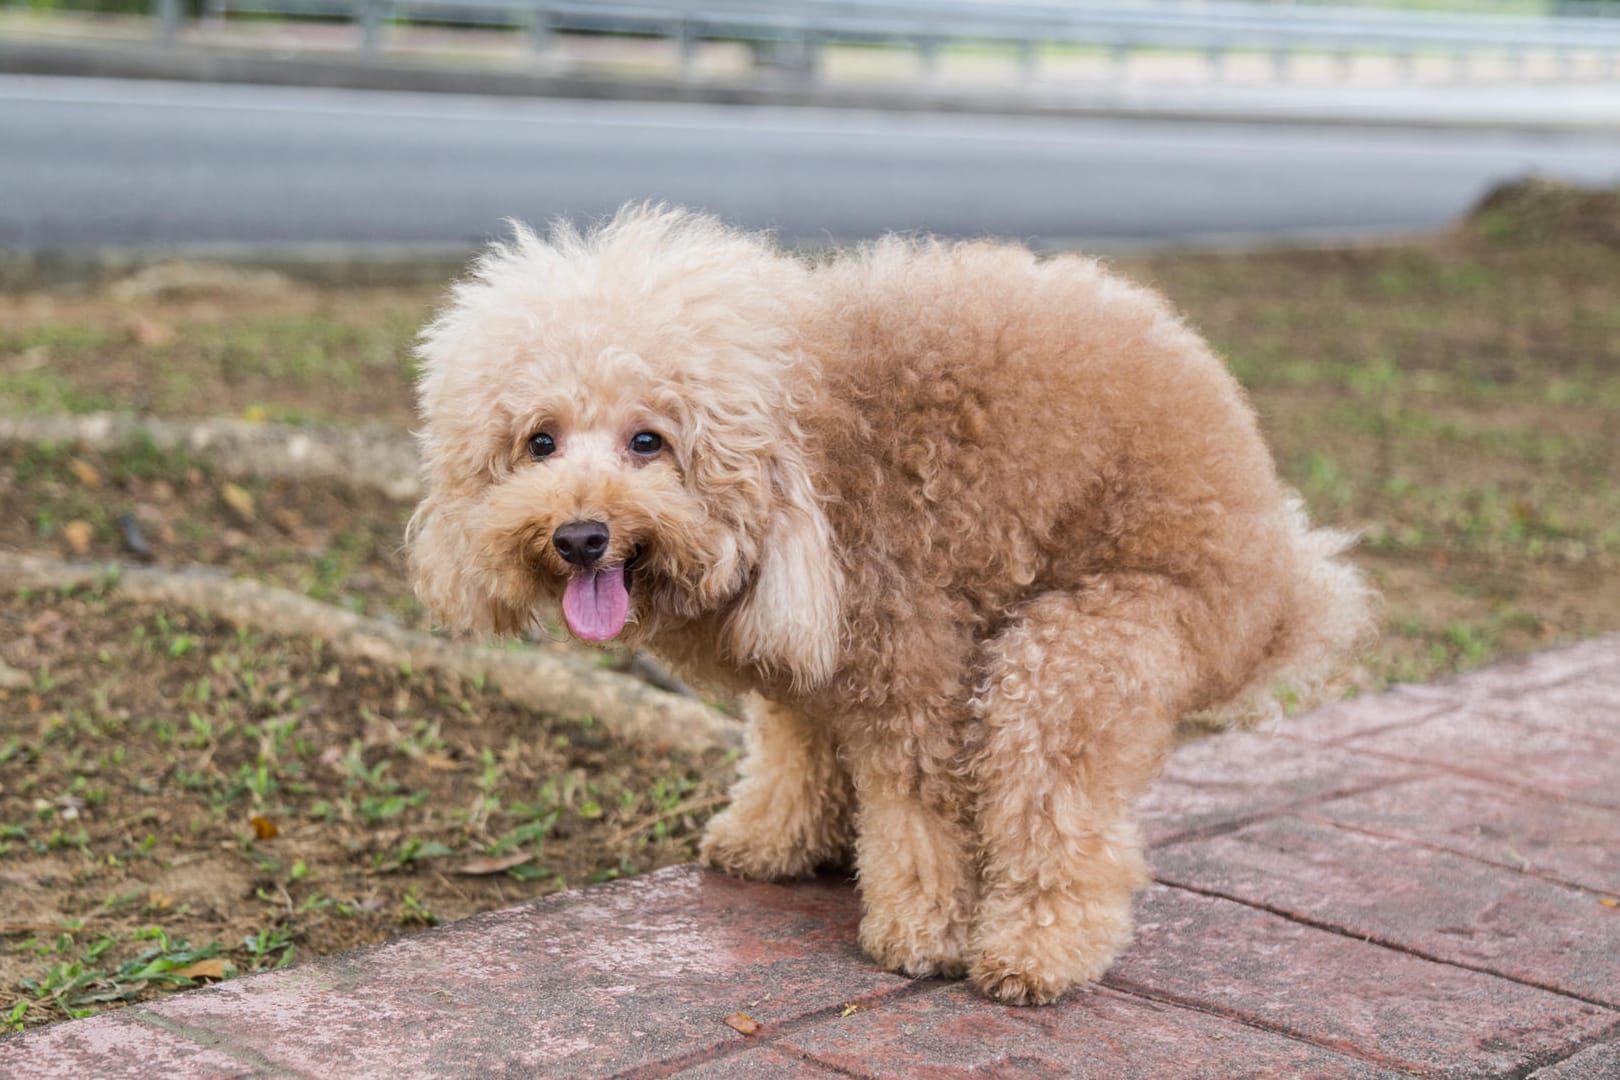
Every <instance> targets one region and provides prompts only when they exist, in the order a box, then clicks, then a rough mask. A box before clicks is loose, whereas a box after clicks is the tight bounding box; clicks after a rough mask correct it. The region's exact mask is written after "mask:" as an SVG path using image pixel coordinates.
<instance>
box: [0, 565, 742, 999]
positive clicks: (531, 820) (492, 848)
mask: <svg viewBox="0 0 1620 1080" xmlns="http://www.w3.org/2000/svg"><path fill="white" fill-rule="evenodd" d="M0 621H3V623H4V627H5V630H4V633H3V634H0V660H3V661H4V662H5V664H6V665H8V666H9V668H10V669H11V670H13V671H14V672H21V673H23V674H24V675H25V676H26V684H25V685H21V686H18V687H16V688H15V689H11V690H0V715H3V716H4V717H5V721H4V723H3V725H0V767H3V769H4V773H3V775H4V776H5V782H4V785H3V786H0V882H3V885H4V888H5V894H6V905H5V910H4V911H3V912H0V1017H4V1016H11V1017H12V1022H13V1023H20V1024H34V1023H40V1022H45V1021H48V1020H54V1019H61V1018H64V1017H68V1016H75V1015H81V1014H83V1013H85V1012H87V1011H94V1010H96V1009H100V1008H104V1007H107V1006H110V1005H115V1004H122V1003H125V1002H129V1001H137V1000H142V999H144V998H147V997H150V996H152V995H153V994H156V993H159V992H162V991H164V990H168V989H173V988H176V987H184V986H190V985H194V984H195V983H196V982H197V981H200V980H203V979H217V978H221V977H227V976H230V975H232V974H240V973H243V972H249V971H256V970H261V969H263V968H266V967H273V966H279V965H281V964H284V963H286V962H288V961H290V960H292V959H293V958H295V957H298V956H305V955H317V954H321V953H326V952H332V951H336V950H339V949H345V948H350V947H353V946H356V945H361V944H365V943H367V942H372V941H377V940H381V939H383V938H386V937H389V936H391V935H394V934H397V933H400V932H401V931H403V930H408V929H411V928H413V927H420V926H424V925H432V924H434V923H437V922H439V921H441V920H445V919H455V918H460V917H463V916H465V915H469V914H472V913H474V912H477V911H482V910H488V909H491V908H496V907H501V906H505V905H508V904H512V903H516V902H518V901H520V900H523V899H526V898H529V897H534V896H539V895H542V894H544V893H548V892H552V891H554V890H557V889H561V888H566V887H569V886H577V885H583V884H587V883H589V882H594V881H602V880H606V879H608V878H613V877H617V876H619V875H622V874H635V873H640V872H643V871H646V870H649V869H653V868H655V867H658V866H663V865H668V864H670V863H675V862H682V861H686V860H689V859H691V858H692V857H693V855H694V851H695V847H694V845H695V842H696V838H697V836H698V833H699V830H700V828H701V823H702V821H703V820H704V819H706V817H707V816H708V814H709V813H711V812H712V811H713V809H714V808H715V807H716V805H717V804H718V801H719V798H720V795H721V793H722V791H723V785H724V782H725V780H726V779H727V778H728V776H729V762H728V761H727V760H725V759H724V758H723V757H722V756H721V755H718V754H716V755H711V756H709V757H707V758H700V757H696V756H687V755H682V754H680V753H676V752H669V751H648V750H636V749H633V748H629V747H626V746H623V745H621V744H619V743H616V742H614V741H613V740H610V739H608V738H607V737H606V736H605V735H604V734H603V733H602V731H601V730H600V729H599V728H598V727H596V726H595V725H593V724H592V723H591V722H590V719H589V718H588V717H575V718H568V719H561V718H553V717H536V716H533V715H531V714H530V713H528V712H527V711H525V710H523V709H520V708H517V707H514V706H512V705H510V704H508V703H506V702H505V701H504V700H502V699H501V698H500V697H498V696H497V695H495V694H494V693H492V692H490V691H489V690H488V689H487V688H484V687H481V686H478V685H474V684H471V683H465V682H461V681H458V680H455V679H452V678H448V677H444V676H437V675H424V674H419V673H413V672H409V671H393V670H380V669H378V668H376V667H375V666H373V665H371V664H368V663H364V662H358V661H344V660H340V659H338V658H336V657H334V656H331V655H329V654H328V653H327V652H326V650H325V649H323V647H322V643H321V642H320V641H319V640H318V639H316V640H288V639H284V638H276V637H271V636H265V635H261V634H256V633H252V632H249V631H244V630H240V629H237V628H234V627H232V626H229V625H226V624H224V623H221V622H219V621H217V620H214V619H211V618H209V617H208V616H207V615H206V614H203V613H200V612H190V611H166V610H162V609H158V608H154V607H150V606H145V605H137V604H131V603H127V602H122V601H117V600H109V599H108V598H107V597H106V596H104V595H101V594H98V593H97V592H93V591H91V592H81V593H76V594H71V595H62V594H49V593H48V594H39V595H33V596H28V597H24V598H20V599H18V600H16V601H13V602H12V603H10V604H9V605H8V607H7V609H6V610H5V613H4V615H3V616H0Z"/></svg>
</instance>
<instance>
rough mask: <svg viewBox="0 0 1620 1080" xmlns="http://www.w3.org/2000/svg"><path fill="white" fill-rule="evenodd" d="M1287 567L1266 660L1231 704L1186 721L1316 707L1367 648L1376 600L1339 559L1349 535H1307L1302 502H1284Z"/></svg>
mask: <svg viewBox="0 0 1620 1080" xmlns="http://www.w3.org/2000/svg"><path fill="white" fill-rule="evenodd" d="M1287 515H1288V520H1287V529H1288V532H1289V536H1290V538H1291V540H1292V541H1293V543H1292V545H1291V546H1292V548H1293V555H1294V560H1293V562H1294V566H1293V573H1292V577H1291V580H1290V582H1289V589H1290V595H1289V596H1288V599H1287V601H1286V604H1285V609H1284V610H1285V615H1284V617H1283V619H1282V620H1281V622H1280V623H1279V624H1278V626H1277V629H1276V632H1275V635H1274V636H1273V638H1272V641H1271V643H1270V647H1269V648H1268V649H1267V650H1266V660H1265V661H1264V662H1263V663H1262V664H1261V665H1260V667H1259V668H1258V669H1256V671H1255V673H1254V676H1253V677H1252V678H1251V679H1250V681H1249V682H1248V683H1247V684H1246V685H1245V686H1244V687H1243V689H1242V690H1240V691H1239V692H1238V693H1237V694H1236V695H1234V696H1233V697H1232V698H1230V699H1228V700H1227V701H1225V702H1222V703H1221V704H1219V705H1216V706H1214V707H1212V708H1210V709H1207V710H1205V711H1203V712H1200V713H1197V714H1194V715H1193V716H1190V717H1188V719H1189V720H1190V721H1192V722H1193V723H1196V724H1199V725H1208V726H1219V727H1231V726H1254V725H1256V724H1259V723H1263V722H1265V721H1269V720H1275V719H1278V718H1281V717H1282V716H1283V715H1284V713H1285V712H1289V711H1293V709H1295V708H1298V707H1302V706H1305V705H1309V704H1312V703H1314V702H1316V701H1318V700H1320V699H1321V698H1322V697H1323V696H1325V695H1326V693H1327V692H1329V690H1330V689H1331V687H1332V685H1333V683H1334V680H1335V679H1337V678H1339V677H1340V676H1342V675H1344V674H1345V672H1346V670H1347V669H1348V668H1349V667H1350V666H1351V664H1352V663H1353V662H1354V660H1355V657H1356V656H1357V654H1358V653H1360V652H1361V651H1362V650H1363V649H1365V648H1366V647H1367V646H1369V645H1370V644H1371V643H1372V640H1373V638H1374V636H1375V635H1374V626H1375V615H1376V611H1377V605H1378V595H1377V593H1376V592H1375V591H1374V590H1373V588H1372V587H1371V586H1370V585H1368V584H1367V581H1366V579H1365V578H1364V577H1362V574H1361V572H1360V571H1359V570H1357V569H1356V568H1355V567H1354V566H1353V565H1351V564H1350V562H1349V561H1348V560H1347V559H1345V558H1343V556H1344V553H1345V552H1346V551H1347V550H1349V548H1350V547H1351V546H1352V545H1353V544H1354V543H1355V542H1356V535H1355V534H1354V533H1348V532H1343V531H1340V530H1338V529H1313V528H1311V524H1310V520H1309V519H1308V518H1307V517H1306V514H1305V506H1304V503H1303V502H1302V501H1301V500H1300V499H1299V498H1298V497H1297V496H1294V497H1291V498H1290V499H1289V500H1288V508H1287Z"/></svg>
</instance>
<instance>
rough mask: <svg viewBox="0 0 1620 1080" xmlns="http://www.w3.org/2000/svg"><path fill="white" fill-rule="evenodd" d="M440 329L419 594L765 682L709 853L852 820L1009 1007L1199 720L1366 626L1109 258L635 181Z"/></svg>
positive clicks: (817, 842)
mask: <svg viewBox="0 0 1620 1080" xmlns="http://www.w3.org/2000/svg"><path fill="white" fill-rule="evenodd" d="M420 353H421V357H422V360H423V361H424V368H423V372H422V377H421V383H420V387H419V391H420V404H421V414H422V420H423V424H424V427H423V430H422V433H421V441H422V449H423V451H424V456H425V469H426V475H427V481H428V486H429V493H428V495H427V497H426V499H425V500H424V501H423V503H422V505H421V507H420V508H419V510H418V511H417V513H416V516H415V518H414V519H413V520H412V522H411V527H410V536H411V542H412V546H413V562H414V566H415V571H416V574H417V580H418V586H419V591H420V594H421V596H422V598H423V600H424V601H425V602H426V603H427V604H428V606H429V607H430V608H431V609H432V611H433V612H434V613H435V614H436V616H437V617H438V618H440V619H441V620H443V621H444V622H445V623H446V624H448V625H449V626H451V627H453V628H457V629H462V630H472V631H481V632H499V633H504V632H514V631H519V630H521V629H523V628H525V627H527V626H530V625H532V624H534V623H535V622H536V621H537V620H538V619H539V618H540V617H541V616H542V615H543V614H545V613H547V612H554V611H556V610H557V608H558V607H559V606H560V608H561V612H562V616H563V618H564V620H565V621H566V622H567V625H568V627H569V628H570V630H571V631H572V632H573V634H574V635H575V636H576V637H578V638H582V639H584V640H587V641H597V642H599V641H608V640H614V641H620V642H626V643H628V644H632V645H637V646H643V647H645V648H647V649H650V650H652V651H653V652H654V653H656V654H657V655H659V656H661V657H664V658H665V659H666V660H668V661H669V662H670V663H671V664H673V665H674V666H675V667H676V669H677V670H679V671H681V672H683V673H684V674H686V675H687V676H688V677H689V678H692V679H694V680H697V681H699V682H700V683H704V684H708V685H711V686H715V687H719V688H725V689H728V690H730V691H733V692H736V691H750V692H752V693H753V695H754V698H753V700H754V702H755V704H754V707H753V709H752V712H753V716H752V748H751V750H750V751H749V754H748V757H747V759H746V761H745V762H744V763H743V767H742V771H743V779H742V780H741V781H740V782H739V783H738V784H737V786H736V789H735V791H734V793H733V800H732V803H731V806H730V808H729V809H728V810H726V811H725V812H724V813H722V814H720V815H719V816H717V817H716V818H715V819H714V820H713V821H712V822H710V824H709V828H708V833H707V836H706V837H705V839H704V843H703V858H704V859H705V861H707V862H708V863H709V864H710V865H712V866H715V867H718V868H720V869H722V870H725V871H727V872H730V873H733V874H738V875H741V876H744V877H749V878H760V879H767V880H776V879H781V878H792V877H798V876H802V875H806V874H809V873H811V872H812V871H814V870H815V869H816V868H817V867H818V866H821V865H824V864H839V863H847V861H848V860H850V859H851V858H853V863H854V866H855V868H856V872H857V874H858V876H859V880H860V888H861V894H862V898H863V901H864V905H865V913H864V917H863V919H862V921H861V927H860V943H861V946H862V948H864V949H865V950H866V952H867V953H868V954H869V955H870V956H871V957H872V958H873V959H874V960H876V961H877V962H878V963H880V964H882V965H883V966H884V967H886V968H889V969H891V970H894V971H899V972H904V973H906V974H909V975H919V976H920V975H933V974H940V975H960V974H963V973H966V974H967V975H968V976H969V977H971V978H972V980H973V982H974V984H975V985H976V986H977V987H978V988H979V989H980V990H982V991H983V992H984V993H985V994H987V995H989V996H990V997H992V998H995V999H998V1000H1000V1001H1004V1002H1008V1003H1013V1004H1025V1003H1038V1002H1048V1001H1051V1000H1053V999H1054V998H1056V997H1057V996H1058V995H1059V994H1061V993H1062V992H1063V991H1064V990H1065V989H1066V988H1068V987H1071V986H1075V985H1077V984H1082V983H1086V982H1089V981H1091V980H1094V979H1096V978H1098V977H1099V976H1101V975H1102V974H1103V972H1104V971H1105V970H1106V969H1107V967H1108V965H1109V963H1110V962H1111V961H1112V959H1113V957H1114V956H1115V954H1116V953H1118V952H1119V950H1120V948H1121V947H1122V946H1123V945H1125V943H1126V942H1127V940H1128V939H1129V937H1130V930H1131V898H1132V895H1133V893H1134V892H1135V891H1136V890H1137V889H1139V888H1141V887H1142V885H1143V884H1144V883H1145V882H1146V881H1147V880H1148V874H1147V867H1146V863H1145V861H1144V858H1143V844H1142V838H1141V835H1140V834H1139V832H1138V829H1137V827H1136V824H1135V822H1134V820H1133V816H1132V803H1133V801H1134V799H1135V798H1136V797H1137V795H1138V794H1139V793H1140V792H1141V791H1142V790H1143V788H1144V786H1145V785H1147V783H1148V782H1149V780H1150V779H1151V778H1152V776H1153V774H1154V772H1155V770H1156V769H1157V768H1158V767H1159V765H1160V762H1161V761H1162V759H1163V758H1164V755H1165V753H1166V751H1167V749H1168V748H1169V746H1170V744H1171V741H1172V732H1173V729H1174V727H1175V725H1176V722H1177V720H1178V719H1179V718H1181V717H1183V716H1185V715H1187V714H1189V713H1194V712H1213V713H1218V714H1220V713H1224V714H1232V713H1234V712H1251V713H1252V712H1253V711H1254V710H1255V709H1257V708H1260V707H1262V703H1263V702H1265V701H1267V700H1268V699H1269V692H1270V691H1271V689H1272V688H1273V687H1275V686H1277V685H1279V684H1288V685H1290V686H1292V687H1294V688H1295V689H1299V688H1301V687H1307V686H1309V685H1311V684H1314V683H1315V682H1317V681H1318V680H1319V679H1320V678H1321V677H1322V676H1324V675H1325V674H1327V673H1328V672H1329V670H1330V669H1331V668H1332V666H1333V665H1334V663H1335V661H1336V660H1338V659H1339V657H1340V656H1341V655H1342V654H1344V652H1345V651H1346V650H1347V649H1348V648H1350V647H1351V646H1352V644H1353V643H1354V642H1355V641H1356V639H1357V638H1358V636H1359V635H1360V633H1361V632H1362V630H1363V628H1364V626H1365V625H1366V623H1367V607H1368V596H1367V592H1366V590H1365V588H1364V586H1363V584H1362V582H1361V580H1360V579H1359V578H1358V577H1357V575H1356V573H1355V572H1354V571H1353V570H1352V569H1351V568H1350V567H1348V566H1347V565H1345V564H1344V563H1342V562H1337V561H1335V556H1336V555H1338V554H1339V552H1340V551H1341V550H1342V548H1343V547H1344V545H1345V540H1346V538H1345V537H1343V536H1341V535H1339V534H1334V533H1328V532H1320V531H1318V532H1312V531H1309V530H1308V528H1307V525H1306V522H1305V520H1304V517H1303V515H1302V513H1301V512H1300V510H1299V508H1298V506H1297V504H1296V503H1295V502H1294V501H1293V500H1292V499H1291V498H1290V497H1289V495H1288V493H1287V492H1286V491H1285V489H1284V488H1283V487H1282V486H1281V485H1280V484H1279V482H1278V480H1277V476H1276V473H1275V470H1274V468H1273V465H1272V461H1271V458H1270V455H1269V454H1268V452H1267V450H1266V447H1265V445H1264V444H1263V443H1262V441H1261V439H1260V436H1259V434H1258V432H1257V430H1256V425H1255V418H1254V414H1253V412H1252V410H1251V409H1250V408H1249V406H1248V404H1247V403H1246V402H1245V400H1244V396H1243V392H1242V390H1240V389H1239V387H1238V385H1237V383H1236V382H1235V381H1233V379H1232V377H1231V376H1230V375H1229V374H1228V373H1227V372H1226V370H1225V368H1224V367H1223V366H1222V364H1221V363H1220V362H1219V361H1218V360H1217V359H1216V358H1215V357H1214V356H1213V355H1212V354H1211V353H1210V351H1209V349H1208V348H1207V347H1206V346H1205V344H1204V343H1203V342H1202V341H1201V340H1200V339H1199V338H1198V336H1197V335H1195V334H1194V333H1193V332H1192V331H1191V330H1189V329H1188V328H1187V327H1186V326H1185V325H1183V324H1182V322H1181V321H1180V320H1179V319H1178V318H1177V317H1176V315H1175V314H1174V313H1173V312H1172V311H1171V310H1170V308H1169V307H1168V305H1167V304H1166V302H1165V301H1164V300H1163V299H1161V298H1160V297H1159V296H1157V295H1155V294H1154V293H1152V292H1149V291H1147V290H1145V289H1142V288H1139V287H1137V286H1134V285H1131V284H1128V283H1127V282H1125V281H1122V280H1120V279H1119V278H1117V277H1114V276H1111V275H1110V274H1109V273H1108V272H1107V271H1105V270H1104V269H1103V268H1102V267H1101V266H1100V265H1099V264H1098V263H1096V262H1094V261H1091V260H1089V259H1083V258H1077V257H1068V256H1065V257H1061V258H1053V259H1048V260H1041V259H1037V258H1036V257H1035V256H1033V255H1032V254H1030V253H1029V252H1028V251H1025V250H1023V249H1021V248H1017V247H1011V246H1003V245H997V244H990V243H968V244H950V243H942V242H933V241H922V242H915V241H910V240H903V239H893V238H891V239H887V240H882V241H879V242H877V243H875V244H872V245H870V246H868V247H865V248H862V249H861V250H859V251H856V252H853V253H850V254H846V255H840V256H836V257H830V258H827V259H825V260H823V261H820V262H816V263H808V262H805V261H803V260H800V259H798V258H795V257H792V256H789V255H786V254H783V253H781V252H780V251H778V250H777V249H775V248H774V247H773V246H772V245H771V244H770V242H769V241H768V240H766V239H764V238H761V237H759V236H756V235H750V234H745V233H740V232H736V231H732V230H729V229H727V228H725V227H723V226H722V225H720V224H719V223H717V222H716V221H714V220H713V219H711V218H708V217H703V216H699V215H693V214H689V213H685V212H680V211H672V210H667V209H663V208H657V207H645V206H637V207H630V208H627V209H626V210H624V211H622V212H621V213H620V214H619V215H618V216H617V217H616V218H615V219H614V220H613V221H611V222H610V223H608V224H606V225H604V226H602V227H600V228H598V229H596V230H594V231H592V232H590V233H589V234H586V235H581V234H579V233H577V232H575V231H574V230H572V229H569V228H566V227H558V228H556V229H554V230H553V231H552V233H551V235H550V236H549V238H546V239H542V238H539V237H536V236H535V235H532V234H530V233H528V232H525V231H521V230H520V231H519V232H518V235H517V237H516V239H515V240H514V241H513V242H511V243H510V244H507V245H498V246H496V247H495V248H494V249H493V250H491V251H490V252H489V253H488V254H486V255H485V256H484V257H483V258H482V260H481V261H480V262H479V263H478V264H477V266H476V268H475V270H474V271H473V272H472V274H471V275H470V277H469V278H468V279H467V280H465V281H463V282H462V283H461V284H460V285H458V286H457V287H456V289H455V292H454V294H453V297H452V299H451V301H450V303H449V305H448V306H447V308H446V309H445V310H444V311H443V312H442V313H441V314H440V315H439V317H438V318H437V320H436V321H434V322H433V323H432V325H430V326H429V327H428V328H427V330H426V331H425V332H424V334H423V339H422V344H421V349H420Z"/></svg>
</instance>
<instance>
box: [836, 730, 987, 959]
mask: <svg viewBox="0 0 1620 1080" xmlns="http://www.w3.org/2000/svg"><path fill="white" fill-rule="evenodd" d="M955 726H956V725H955V724H954V723H953V722H952V721H951V719H950V718H948V717H945V716H943V715H941V716H927V715H918V716H910V717H902V718H899V719H898V720H897V721H889V722H886V723H878V724H874V725H859V726H858V728H857V731H856V732H855V733H853V734H852V736H851V738H850V742H849V746H848V762H849V767H850V771H851V773H852V774H853V777H854V781H855V792H856V803H857V807H858V809H857V812H856V823H855V827H856V841H855V865H856V872H857V874H858V875H859V878H860V883H861V900H862V903H863V905H864V907H865V914H864V915H863V916H862V918H861V929H860V943H861V948H862V949H864V950H865V951H866V954H867V955H868V956H870V957H872V959H874V960H876V961H877V962H878V963H880V964H882V965H883V966H884V967H886V968H888V969H889V970H891V971H898V972H901V973H902V974H906V975H912V976H918V977H920V976H927V975H948V976H959V975H961V974H963V973H964V972H965V971H966V970H967V936H968V929H969V924H970V920H971V918H972V914H973V905H974V900H975V895H976V892H977V875H976V871H975V867H974V861H973V846H972V834H971V830H970V829H969V828H968V827H967V825H966V824H965V822H966V810H967V807H966V805H965V802H964V792H963V789H962V788H961V786H960V784H959V783H958V782H957V780H956V777H955V768H954V766H955V760H954V757H955V747H954V741H953V738H952V731H953V729H954V728H955Z"/></svg>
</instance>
